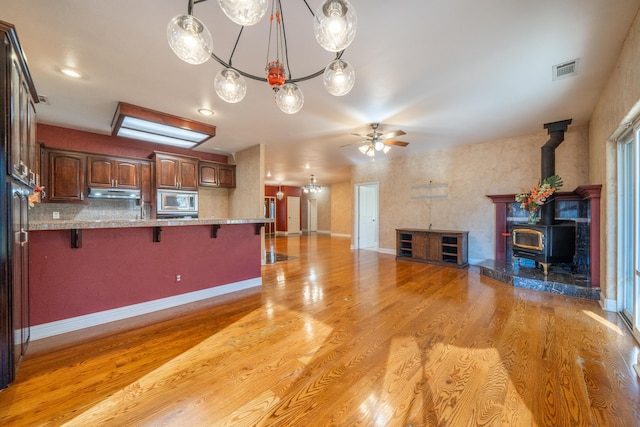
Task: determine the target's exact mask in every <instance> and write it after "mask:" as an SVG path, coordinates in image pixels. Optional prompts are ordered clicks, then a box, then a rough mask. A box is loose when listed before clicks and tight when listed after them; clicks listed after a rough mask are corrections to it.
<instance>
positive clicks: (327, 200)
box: [300, 186, 331, 233]
mask: <svg viewBox="0 0 640 427" xmlns="http://www.w3.org/2000/svg"><path fill="white" fill-rule="evenodd" d="M310 199H315V200H316V201H317V204H316V206H317V210H318V211H317V212H316V213H317V215H318V230H317V231H318V232H319V233H328V232H330V231H331V187H329V186H322V191H321V192H319V193H305V192H303V193H302V198H301V199H300V211H301V213H300V214H301V215H302V216H301V219H302V230H303V231H307V230H308V228H309V212H308V211H309V209H308V207H309V200H310Z"/></svg>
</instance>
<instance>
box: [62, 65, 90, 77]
mask: <svg viewBox="0 0 640 427" xmlns="http://www.w3.org/2000/svg"><path fill="white" fill-rule="evenodd" d="M58 70H59V71H60V72H61V73H62V74H64V75H65V76H67V77H73V78H74V79H81V78H83V77H84V74H82V73H81V72H80V71H78V70H74V69H73V68H69V67H59V68H58Z"/></svg>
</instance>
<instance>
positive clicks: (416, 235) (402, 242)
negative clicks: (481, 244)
mask: <svg viewBox="0 0 640 427" xmlns="http://www.w3.org/2000/svg"><path fill="white" fill-rule="evenodd" d="M468 234H469V233H468V232H467V231H453V230H425V229H416V228H400V229H397V230H396V258H397V259H407V260H410V261H419V262H427V263H432V264H447V265H449V264H451V265H453V266H455V267H466V266H467V265H468V264H469V263H468V260H467V251H468Z"/></svg>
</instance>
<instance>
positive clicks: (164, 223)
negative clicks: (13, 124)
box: [29, 218, 274, 231]
mask: <svg viewBox="0 0 640 427" xmlns="http://www.w3.org/2000/svg"><path fill="white" fill-rule="evenodd" d="M271 222H274V220H273V219H272V218H190V219H180V218H171V219H106V220H72V221H58V220H53V221H50V222H30V223H29V230H30V231H42V230H74V229H77V230H82V229H90V228H135V227H181V226H189V225H232V224H265V223H271Z"/></svg>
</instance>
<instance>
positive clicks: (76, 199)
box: [45, 151, 85, 203]
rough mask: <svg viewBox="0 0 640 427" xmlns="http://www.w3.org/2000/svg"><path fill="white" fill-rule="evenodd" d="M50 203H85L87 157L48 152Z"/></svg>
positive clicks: (48, 193)
mask: <svg viewBox="0 0 640 427" xmlns="http://www.w3.org/2000/svg"><path fill="white" fill-rule="evenodd" d="M48 157H49V161H48V171H47V186H46V188H45V190H46V191H47V197H46V198H45V200H46V201H48V202H62V203H81V202H84V187H85V185H84V173H85V156H83V155H82V154H77V153H67V152H64V151H49V152H48Z"/></svg>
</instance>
